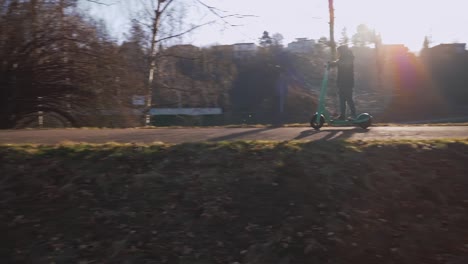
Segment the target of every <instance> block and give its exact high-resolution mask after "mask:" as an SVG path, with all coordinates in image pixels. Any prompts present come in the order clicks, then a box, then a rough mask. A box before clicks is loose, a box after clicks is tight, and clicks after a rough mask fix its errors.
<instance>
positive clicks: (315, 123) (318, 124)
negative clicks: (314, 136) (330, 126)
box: [310, 114, 325, 130]
mask: <svg viewBox="0 0 468 264" xmlns="http://www.w3.org/2000/svg"><path fill="white" fill-rule="evenodd" d="M324 123H325V118H324V117H323V115H322V116H320V121H317V114H314V115H313V116H312V118H311V119H310V126H311V127H312V128H314V129H315V130H319V129H320V128H321V127H322V126H323V124H324Z"/></svg>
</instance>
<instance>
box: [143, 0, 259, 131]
mask: <svg viewBox="0 0 468 264" xmlns="http://www.w3.org/2000/svg"><path fill="white" fill-rule="evenodd" d="M151 1H155V2H153V3H155V5H154V6H155V8H154V11H152V14H151V16H152V18H151V43H150V45H149V46H150V50H149V71H148V83H147V92H146V107H145V121H144V123H145V125H146V126H148V125H150V123H151V115H150V110H151V107H152V105H153V100H152V99H153V87H154V85H153V84H154V79H155V74H156V72H157V55H158V47H159V46H158V44H159V43H161V42H163V41H166V40H169V39H173V38H177V37H181V36H183V35H185V34H188V33H190V32H192V31H194V30H196V29H198V28H200V27H203V26H206V25H209V24H212V23H215V22H216V21H221V22H222V23H223V24H225V25H227V26H237V25H235V24H233V23H230V22H229V21H228V19H229V18H231V17H234V18H244V17H249V16H250V15H240V14H227V15H226V14H225V11H222V10H220V9H218V8H216V7H213V6H210V5H207V4H205V3H204V2H203V1H201V0H194V1H195V3H196V4H199V5H201V6H202V7H204V8H206V9H207V10H208V11H209V12H210V13H211V14H213V15H214V16H215V19H214V20H212V21H208V22H206V23H202V24H198V25H192V26H191V27H189V28H188V29H185V30H182V31H181V32H177V33H173V34H169V35H168V36H164V37H162V36H160V32H161V21H162V18H163V17H164V15H166V13H169V11H170V7H171V6H172V5H174V3H175V2H176V0H151Z"/></svg>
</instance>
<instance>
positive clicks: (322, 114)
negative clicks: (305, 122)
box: [310, 65, 372, 130]
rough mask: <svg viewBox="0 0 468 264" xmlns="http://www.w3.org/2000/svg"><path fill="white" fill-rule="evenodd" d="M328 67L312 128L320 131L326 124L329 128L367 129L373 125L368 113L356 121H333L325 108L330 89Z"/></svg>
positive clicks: (312, 119) (312, 120)
mask: <svg viewBox="0 0 468 264" xmlns="http://www.w3.org/2000/svg"><path fill="white" fill-rule="evenodd" d="M328 71H329V67H328V65H326V66H325V74H324V75H323V80H322V87H321V89H320V96H319V105H318V109H317V112H316V113H315V114H314V115H313V116H312V118H311V120H310V126H311V127H313V128H314V129H315V130H319V129H320V128H321V127H322V126H323V124H324V123H325V122H326V123H328V125H329V126H359V127H361V128H363V129H367V128H368V127H370V126H371V125H372V116H371V115H370V114H368V113H362V114H360V115H358V116H357V118H356V119H348V120H338V119H335V120H333V119H332V118H331V115H330V113H329V112H328V111H327V109H326V108H325V97H326V94H327V87H328Z"/></svg>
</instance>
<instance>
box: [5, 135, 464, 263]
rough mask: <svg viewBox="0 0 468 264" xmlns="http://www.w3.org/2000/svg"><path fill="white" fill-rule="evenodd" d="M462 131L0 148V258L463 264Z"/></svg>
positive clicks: (24, 260) (30, 260)
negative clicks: (401, 136)
mask: <svg viewBox="0 0 468 264" xmlns="http://www.w3.org/2000/svg"><path fill="white" fill-rule="evenodd" d="M467 153H468V145H467V144H466V143H464V142H407V143H398V144H397V143H386V144H379V143H364V142H354V143H346V142H311V143H291V142H290V143H268V142H263V143H262V142H256V143H255V142H235V143H213V144H184V145H176V146H167V145H153V146H137V145H101V146H91V145H68V146H59V147H50V146H40V147H34V146H23V147H20V146H4V147H0V190H1V191H0V212H1V213H0V233H1V234H2V237H3V239H2V240H1V242H0V262H1V263H171V264H172V263H174V264H176V263H177V264H178V263H181V264H182V263H191V264H197V263H200V264H202V263H203V264H211V263H249V264H272V263H281V264H296V263H297V264H303V263H305V264H307V263H343V264H344V263H426V264H431V263H444V264H458V263H460V264H462V263H468V259H467V256H468V228H467V226H468V192H467V190H468V177H466V176H467V175H468V167H467V166H466V161H467V160H468V154H467Z"/></svg>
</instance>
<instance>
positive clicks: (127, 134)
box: [0, 126, 468, 144]
mask: <svg viewBox="0 0 468 264" xmlns="http://www.w3.org/2000/svg"><path fill="white" fill-rule="evenodd" d="M436 138H463V139H464V138H467V139H468V126H440V127H437V126H427V127H425V126H401V127H400V126H399V127H371V128H370V129H368V130H364V129H361V128H353V127H345V128H336V127H334V128H329V127H325V128H322V130H320V131H315V130H313V129H310V128H307V127H300V128H177V129H169V128H160V129H44V130H0V144H8V143H10V144H26V143H35V144H57V143H61V142H67V141H68V142H88V143H106V142H123V143H125V142H126V143H131V142H135V143H151V142H166V143H183V142H200V141H211V142H215V141H226V140H279V141H289V140H341V139H354V140H392V139H436Z"/></svg>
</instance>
